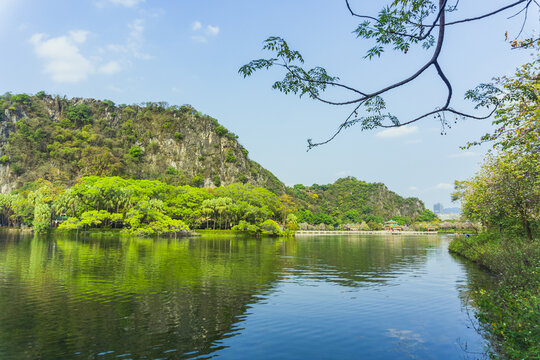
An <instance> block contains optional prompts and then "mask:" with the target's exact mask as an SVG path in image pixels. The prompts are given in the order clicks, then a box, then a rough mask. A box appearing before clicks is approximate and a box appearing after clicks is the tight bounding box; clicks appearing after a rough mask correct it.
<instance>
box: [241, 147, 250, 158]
mask: <svg viewBox="0 0 540 360" xmlns="http://www.w3.org/2000/svg"><path fill="white" fill-rule="evenodd" d="M242 154H244V156H245V157H247V156H248V154H249V151H247V149H244V148H242Z"/></svg>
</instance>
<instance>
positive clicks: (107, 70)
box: [98, 61, 122, 75]
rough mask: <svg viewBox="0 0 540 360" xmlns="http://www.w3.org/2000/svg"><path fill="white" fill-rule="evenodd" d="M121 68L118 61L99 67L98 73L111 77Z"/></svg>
mask: <svg viewBox="0 0 540 360" xmlns="http://www.w3.org/2000/svg"><path fill="white" fill-rule="evenodd" d="M121 70H122V67H121V66H120V63H119V62H118V61H109V62H108V63H106V64H104V65H101V66H100V67H99V69H98V71H99V72H100V73H102V74H105V75H113V74H116V73H117V72H120V71H121Z"/></svg>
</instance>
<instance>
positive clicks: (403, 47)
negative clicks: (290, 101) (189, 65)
mask: <svg viewBox="0 0 540 360" xmlns="http://www.w3.org/2000/svg"><path fill="white" fill-rule="evenodd" d="M435 2H437V5H435ZM533 3H534V4H536V5H538V2H537V0H519V1H515V2H513V3H511V4H508V5H506V6H503V7H501V8H498V9H496V10H493V11H490V12H487V13H485V14H483V15H480V16H476V17H472V18H465V19H462V20H457V21H451V22H448V21H447V13H449V12H452V11H455V10H456V9H457V5H458V4H459V1H456V3H455V4H454V5H451V6H449V5H448V0H401V1H393V2H392V3H391V5H389V6H387V7H385V8H383V10H381V12H380V13H379V15H378V17H374V16H370V15H363V14H359V13H357V12H355V11H354V10H353V9H352V7H351V4H350V2H349V0H345V4H346V6H347V9H348V11H349V12H350V14H351V15H352V16H354V17H358V18H361V19H363V20H364V22H362V23H361V24H360V25H359V26H358V28H357V29H356V30H355V31H354V32H355V33H356V35H357V37H362V38H365V39H371V38H373V39H375V40H376V42H377V45H376V46H375V47H373V48H371V49H370V50H368V52H367V55H366V57H368V58H372V57H375V56H377V57H378V56H381V54H382V52H383V51H384V47H385V46H388V45H393V47H394V50H398V51H402V52H404V53H407V51H408V49H409V48H410V46H411V45H414V44H417V43H419V42H421V41H424V42H423V44H422V46H423V47H424V48H431V47H432V46H434V50H433V54H432V56H431V58H430V59H429V61H427V62H426V63H425V64H424V65H422V66H421V67H420V68H419V69H418V70H417V71H416V72H415V73H414V74H412V75H410V76H408V77H406V78H405V79H403V80H401V81H398V82H395V83H393V84H391V85H388V86H386V87H383V88H381V89H378V90H375V91H371V92H369V91H366V90H360V89H358V88H356V87H352V86H349V85H344V84H343V83H341V82H340V81H339V78H338V77H334V76H330V75H328V74H327V73H326V70H325V69H324V68H321V67H316V68H313V69H311V70H304V68H302V67H301V66H300V65H297V64H298V63H300V64H303V62H304V59H303V58H302V56H301V55H300V53H299V52H298V51H294V50H291V49H290V48H289V45H288V44H287V42H286V41H285V40H283V39H282V38H279V37H270V38H268V39H267V40H266V41H265V45H264V47H263V49H265V50H270V51H273V52H275V53H276V55H277V56H276V57H275V58H271V59H259V60H253V61H251V62H250V63H248V64H246V65H244V66H242V67H241V68H240V69H239V73H241V74H243V75H244V77H247V76H250V75H252V74H253V73H254V72H255V71H257V70H261V69H269V68H270V67H272V66H278V67H282V68H283V69H285V77H284V79H283V80H281V81H277V82H275V83H274V85H273V87H274V88H275V89H277V90H280V91H282V92H284V93H289V92H292V93H294V94H298V95H300V96H303V95H304V94H308V96H309V97H310V98H312V99H314V100H317V101H320V102H323V103H325V104H329V105H334V106H347V105H354V108H353V110H352V111H351V112H350V113H349V115H348V116H347V117H346V119H345V121H344V122H342V123H341V124H340V125H339V127H338V129H337V131H336V132H335V133H334V134H333V135H332V136H331V137H330V138H329V139H328V140H326V141H323V142H317V143H314V142H312V140H311V139H309V140H308V150H309V149H311V148H313V147H316V146H319V145H323V144H326V143H328V142H330V141H332V140H333V139H334V138H335V137H336V136H337V135H338V134H339V133H340V132H341V131H342V130H343V129H345V128H348V127H350V126H352V125H355V124H361V127H362V129H363V130H367V129H373V128H377V127H382V128H387V127H399V126H405V125H408V124H411V123H414V122H416V121H419V120H421V119H424V118H426V117H429V116H437V117H438V118H439V120H440V121H441V123H442V125H443V127H444V126H445V124H446V120H445V118H444V114H445V113H449V114H453V115H456V116H459V117H462V118H471V119H478V120H480V119H486V118H488V117H490V116H491V115H492V114H493V113H494V112H495V111H496V109H497V107H498V103H497V98H496V97H495V96H491V97H489V101H484V100H483V103H485V104H487V105H488V106H489V107H491V108H492V109H491V111H489V113H488V114H487V115H485V116H478V115H473V114H467V113H464V112H462V111H458V110H455V109H453V108H451V101H452V95H453V89H452V84H451V82H450V80H449V79H448V78H447V77H446V75H445V73H444V71H443V69H442V67H441V66H440V62H439V61H438V60H439V56H440V54H441V51H442V48H443V44H444V38H445V32H446V28H447V27H448V26H450V25H456V24H461V23H466V22H471V21H477V20H481V19H484V18H487V17H490V16H493V15H495V14H498V13H501V12H503V11H505V10H508V9H511V8H514V7H516V6H518V5H520V4H523V5H524V7H523V9H521V10H520V12H519V13H521V12H524V13H525V19H524V20H523V21H524V23H523V25H522V27H523V26H524V24H525V21H526V18H527V13H528V9H529V7H530V6H531V5H532V4H533ZM519 13H518V14H519ZM516 15H517V14H516ZM432 17H433V18H432ZM428 18H432V20H430V21H429V24H424V21H425V20H426V19H428ZM435 30H436V31H437V34H436V38H435V36H434V35H433V32H434V31H435ZM520 34H521V31H520ZM518 36H519V35H518ZM528 41H529V42H530V43H531V44H532V43H534V42H535V41H537V40H534V39H528ZM517 44H525V45H524V46H528V45H527V44H528V43H526V42H525V43H524V42H522V43H518V42H516V41H514V42H513V43H512V46H513V47H517ZM280 61H281V62H280ZM431 66H433V67H434V68H435V70H436V72H437V75H438V78H439V79H440V80H441V81H442V83H444V84H445V86H446V88H447V90H448V94H447V97H446V100H445V102H444V104H443V106H441V107H439V108H437V109H434V110H432V111H429V112H426V113H424V114H422V115H419V116H417V117H415V118H412V119H409V120H407V121H404V122H401V121H399V120H398V118H397V117H396V116H394V115H392V114H391V113H388V112H386V111H385V110H386V103H385V102H384V99H383V98H382V96H383V95H385V94H387V93H388V92H390V91H392V90H394V89H397V88H400V87H402V86H404V85H407V84H409V83H411V82H413V81H414V80H415V79H417V78H418V77H419V76H420V75H422V74H423V73H424V72H425V71H426V70H428V69H429V68H430V67H431ZM327 87H333V88H339V89H341V90H345V91H348V92H350V93H352V94H354V95H355V96H356V97H354V98H353V99H351V100H345V101H343V100H330V99H327V98H323V97H322V96H321V95H320V93H321V92H323V91H325V90H326V89H327ZM468 97H469V98H470V99H473V100H474V99H475V97H474V96H469V95H468Z"/></svg>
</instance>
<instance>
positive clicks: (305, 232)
mask: <svg viewBox="0 0 540 360" xmlns="http://www.w3.org/2000/svg"><path fill="white" fill-rule="evenodd" d="M370 234H371V235H437V232H436V231H387V230H378V231H339V230H336V231H330V230H300V231H296V232H295V233H294V235H295V236H302V235H370Z"/></svg>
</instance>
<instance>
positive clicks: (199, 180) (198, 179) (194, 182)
mask: <svg viewBox="0 0 540 360" xmlns="http://www.w3.org/2000/svg"><path fill="white" fill-rule="evenodd" d="M203 185H204V179H203V177H202V176H200V175H196V176H194V177H192V178H191V186H194V187H202V186H203Z"/></svg>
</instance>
